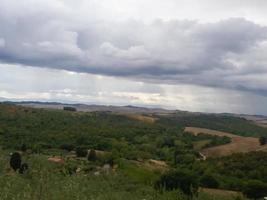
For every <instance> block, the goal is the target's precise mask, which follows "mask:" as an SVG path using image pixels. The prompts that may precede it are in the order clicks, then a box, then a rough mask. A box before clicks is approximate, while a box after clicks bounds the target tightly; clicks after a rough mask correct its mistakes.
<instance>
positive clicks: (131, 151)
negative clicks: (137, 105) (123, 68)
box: [0, 103, 267, 200]
mask: <svg viewBox="0 0 267 200" xmlns="http://www.w3.org/2000/svg"><path fill="white" fill-rule="evenodd" d="M148 117H152V118H153V119H155V121H154V122H153V123H152V122H151V123H148V122H146V121H142V120H136V119H133V118H131V117H129V116H127V115H122V114H114V113H109V112H90V113H89V112H87V113H85V112H76V111H75V110H68V109H67V110H48V109H32V108H25V107H20V106H16V105H13V104H5V103H2V104H0V146H1V149H2V150H1V156H0V176H1V181H0V188H1V189H0V195H1V196H0V199H125V198H127V199H129V200H131V199H187V198H191V199H207V200H209V199H222V200H223V199H238V198H239V199H243V198H245V197H248V198H252V199H253V198H258V197H262V196H263V195H267V194H266V192H265V191H267V153H266V152H250V153H246V154H233V155H231V156H226V157H220V158H209V159H207V160H202V159H201V155H200V154H199V152H198V149H195V148H194V145H193V144H194V142H196V141H203V140H208V141H209V142H208V143H207V144H206V145H205V146H204V147H202V148H206V147H212V146H217V145H222V144H227V143H229V142H230V141H231V140H230V138H227V137H219V136H211V135H206V134H199V135H198V136H194V135H192V134H188V133H184V128H185V127H186V126H195V127H202V128H209V129H214V130H220V131H227V132H230V133H233V134H236V135H242V136H253V137H259V138H260V137H266V135H267V131H266V130H267V129H265V128H262V127H258V126H256V125H255V124H253V123H252V122H249V121H247V120H245V119H243V118H237V117H232V116H226V115H207V114H190V113H183V112H177V113H176V114H171V115H157V114H153V115H152V114H151V115H149V116H148ZM88 149H91V151H90V153H89V154H87V150H88ZM95 150H96V151H102V152H106V153H105V154H103V155H98V154H97V153H96V152H95ZM15 151H18V152H20V154H21V155H22V157H21V159H22V162H25V163H27V169H25V172H24V170H22V171H23V173H17V174H15V175H14V174H12V173H11V172H12V171H10V169H8V167H9V159H10V155H9V154H10V153H11V152H15ZM73 153H74V154H75V155H76V156H77V157H76V158H75V159H71V155H72V154H73ZM50 156H61V157H62V158H64V160H65V162H64V164H63V165H60V164H54V163H49V162H48V161H47V158H48V157H50ZM149 159H154V160H158V161H164V162H166V164H167V165H168V167H166V168H165V169H157V168H156V169H151V168H149V167H148V166H146V165H145V164H144V163H146V161H147V160H149ZM105 164H108V165H109V166H112V167H113V166H116V171H115V172H113V173H111V174H109V175H107V174H104V175H100V176H95V175H94V173H95V172H96V171H97V170H98V169H99V167H101V166H103V165H105ZM143 164H144V165H143ZM114 168H115V167H114ZM77 171H79V173H77ZM199 188H219V189H227V190H234V191H238V192H239V193H238V194H240V196H239V195H238V196H235V197H231V198H230V197H229V196H228V197H225V196H223V195H222V196H220V195H218V196H216V197H214V196H212V195H210V194H206V193H203V192H198V191H200V190H199ZM14 190H16V191H18V192H17V193H16V194H15V193H14V192H13V191H14ZM242 193H243V194H242ZM256 194H258V195H260V196H255V195H256ZM129 195H130V196H129ZM41 196H42V198H41ZM39 197H40V198H39ZM78 197H79V198H78Z"/></svg>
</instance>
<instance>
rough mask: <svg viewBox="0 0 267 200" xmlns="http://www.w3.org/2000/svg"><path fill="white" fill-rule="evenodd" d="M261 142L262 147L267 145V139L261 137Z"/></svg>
mask: <svg viewBox="0 0 267 200" xmlns="http://www.w3.org/2000/svg"><path fill="white" fill-rule="evenodd" d="M259 142H260V145H265V144H266V143H267V137H260V138H259Z"/></svg>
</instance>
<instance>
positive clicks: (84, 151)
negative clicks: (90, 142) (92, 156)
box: [76, 147, 87, 157]
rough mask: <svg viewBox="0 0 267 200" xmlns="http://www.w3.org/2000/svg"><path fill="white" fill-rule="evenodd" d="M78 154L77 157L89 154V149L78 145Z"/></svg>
mask: <svg viewBox="0 0 267 200" xmlns="http://www.w3.org/2000/svg"><path fill="white" fill-rule="evenodd" d="M76 155H77V157H85V156H87V149H86V148H84V147H77V148H76Z"/></svg>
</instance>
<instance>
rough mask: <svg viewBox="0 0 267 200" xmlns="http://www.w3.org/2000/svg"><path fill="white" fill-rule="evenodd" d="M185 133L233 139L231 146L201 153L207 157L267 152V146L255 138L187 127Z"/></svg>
mask: <svg viewBox="0 0 267 200" xmlns="http://www.w3.org/2000/svg"><path fill="white" fill-rule="evenodd" d="M185 132H190V133H193V134H194V135H198V134H199V133H205V134H210V135H217V136H227V137H229V138H231V143H229V144H225V145H220V146H216V147H210V148H206V149H203V150H202V151H201V153H202V154H204V155H205V156H207V157H219V156H226V155H231V154H233V153H247V152H250V151H267V145H265V146H260V144H259V139H258V138H254V137H243V136H237V135H234V134H232V133H227V132H221V131H216V130H211V129H204V128H198V127H186V128H185Z"/></svg>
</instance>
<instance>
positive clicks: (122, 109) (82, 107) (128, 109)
mask: <svg viewBox="0 0 267 200" xmlns="http://www.w3.org/2000/svg"><path fill="white" fill-rule="evenodd" d="M10 103H14V104H16V105H20V106H26V107H32V108H48V109H63V108H64V107H66V106H67V107H73V108H76V109H77V111H83V112H95V111H99V112H114V113H125V114H130V113H133V114H153V113H157V114H171V113H175V112H177V111H175V110H167V109H162V108H145V107H137V106H131V105H128V106H106V105H87V104H65V103H58V102H38V101H22V102H10Z"/></svg>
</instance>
